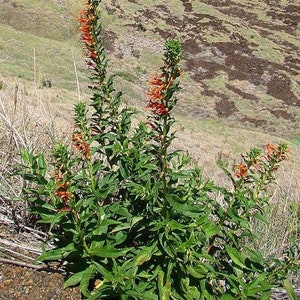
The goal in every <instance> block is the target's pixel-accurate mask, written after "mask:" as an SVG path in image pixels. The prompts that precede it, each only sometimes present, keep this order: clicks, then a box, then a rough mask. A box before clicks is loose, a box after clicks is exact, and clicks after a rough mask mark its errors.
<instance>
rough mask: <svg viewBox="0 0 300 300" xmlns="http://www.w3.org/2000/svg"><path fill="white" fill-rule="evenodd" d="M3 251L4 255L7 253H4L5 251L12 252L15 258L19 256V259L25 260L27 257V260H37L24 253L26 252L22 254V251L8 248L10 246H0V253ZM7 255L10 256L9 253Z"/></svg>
mask: <svg viewBox="0 0 300 300" xmlns="http://www.w3.org/2000/svg"><path fill="white" fill-rule="evenodd" d="M1 252H2V253H3V254H4V255H6V253H4V252H8V253H9V254H10V256H13V257H14V258H18V259H22V260H23V259H25V260H32V261H34V260H35V259H34V258H32V257H30V256H27V255H24V254H22V253H19V252H16V251H13V250H11V249H8V248H2V247H1V246H0V253H1ZM7 256H9V255H7Z"/></svg>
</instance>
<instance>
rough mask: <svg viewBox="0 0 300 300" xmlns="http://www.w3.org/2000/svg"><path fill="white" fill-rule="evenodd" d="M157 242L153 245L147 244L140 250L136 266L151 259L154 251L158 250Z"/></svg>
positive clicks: (135, 262) (135, 261)
mask: <svg viewBox="0 0 300 300" xmlns="http://www.w3.org/2000/svg"><path fill="white" fill-rule="evenodd" d="M156 246H157V245H156V243H155V244H153V245H152V246H149V247H147V246H145V247H143V248H142V249H141V251H139V253H138V255H137V256H136V258H135V260H134V263H133V264H134V266H135V267H136V266H140V265H142V264H143V263H144V262H146V261H149V260H150V259H151V257H152V255H153V253H154V252H155V251H156Z"/></svg>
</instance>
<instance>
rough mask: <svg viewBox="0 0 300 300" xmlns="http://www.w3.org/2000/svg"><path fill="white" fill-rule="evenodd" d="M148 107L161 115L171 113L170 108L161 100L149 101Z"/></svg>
mask: <svg viewBox="0 0 300 300" xmlns="http://www.w3.org/2000/svg"><path fill="white" fill-rule="evenodd" d="M146 108H150V109H151V110H152V112H153V113H154V114H156V115H159V116H166V115H168V114H169V112H168V108H167V107H165V106H164V105H163V104H162V103H159V102H152V101H149V102H148V104H147V106H146Z"/></svg>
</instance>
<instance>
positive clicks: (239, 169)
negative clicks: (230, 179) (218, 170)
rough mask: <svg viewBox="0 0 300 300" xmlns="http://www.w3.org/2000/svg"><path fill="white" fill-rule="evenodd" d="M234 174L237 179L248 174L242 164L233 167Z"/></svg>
mask: <svg viewBox="0 0 300 300" xmlns="http://www.w3.org/2000/svg"><path fill="white" fill-rule="evenodd" d="M235 169H236V172H235V173H234V176H235V177H237V178H241V177H246V176H247V174H248V168H247V166H246V165H244V164H239V165H237V166H235Z"/></svg>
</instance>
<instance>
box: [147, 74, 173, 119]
mask: <svg viewBox="0 0 300 300" xmlns="http://www.w3.org/2000/svg"><path fill="white" fill-rule="evenodd" d="M163 77H164V74H159V75H156V76H153V77H151V78H150V80H149V85H150V86H153V87H150V88H149V90H148V93H147V96H148V98H149V101H148V103H147V105H146V108H149V109H151V111H152V113H153V114H155V115H158V116H166V115H168V114H169V112H168V108H167V107H166V106H165V105H164V103H163V102H162V100H163V96H164V93H165V91H166V89H167V88H168V85H167V84H166V83H165V82H164V81H163V80H162V78H163Z"/></svg>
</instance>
